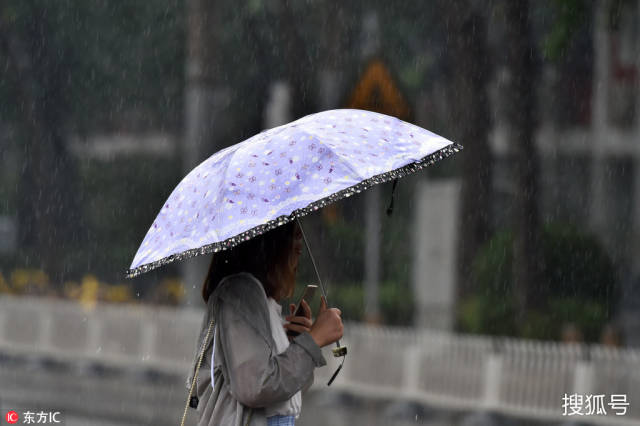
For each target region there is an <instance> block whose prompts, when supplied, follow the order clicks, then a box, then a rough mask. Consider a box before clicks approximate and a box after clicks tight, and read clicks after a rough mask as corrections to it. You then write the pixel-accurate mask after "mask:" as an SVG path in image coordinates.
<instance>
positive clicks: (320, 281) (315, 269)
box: [296, 218, 340, 381]
mask: <svg viewBox="0 0 640 426" xmlns="http://www.w3.org/2000/svg"><path fill="white" fill-rule="evenodd" d="M296 221H297V222H298V226H299V227H300V232H301V233H302V239H303V240H304V245H305V247H306V248H307V252H308V253H309V257H310V258H311V264H312V265H313V270H314V271H315V272H316V278H317V279H318V283H320V291H322V296H324V300H325V302H327V306H328V305H329V301H328V300H327V292H326V291H325V290H324V284H322V280H321V279H320V274H319V273H318V267H317V266H316V260H315V259H314V258H313V253H311V248H310V247H309V242H308V241H307V236H306V235H305V234H304V230H303V229H302V223H300V219H298V218H296ZM336 347H337V348H339V347H340V341H339V340H338V341H337V342H336ZM338 371H340V370H338ZM336 374H337V372H336ZM332 381H333V379H332Z"/></svg>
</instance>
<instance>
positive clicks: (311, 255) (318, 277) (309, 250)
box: [296, 218, 329, 305]
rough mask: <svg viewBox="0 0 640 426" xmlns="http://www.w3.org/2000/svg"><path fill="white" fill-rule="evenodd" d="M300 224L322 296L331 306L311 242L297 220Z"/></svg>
mask: <svg viewBox="0 0 640 426" xmlns="http://www.w3.org/2000/svg"><path fill="white" fill-rule="evenodd" d="M296 221H297V222H298V226H299V227H300V232H301V233H302V239H303V240H304V245H305V247H306V248H307V252H308V253H309V257H310V258H311V264H312V265H313V270H314V271H315V272H316V278H317V279H318V283H319V284H320V291H322V295H323V296H324V300H325V301H326V302H327V305H328V304H329V301H328V300H327V293H326V291H325V290H324V285H323V284H322V280H321V279H320V274H319V273H318V267H317V266H316V260H315V259H314V258H313V253H311V248H310V247H309V242H308V241H307V236H306V235H305V233H304V230H303V229H302V223H300V219H298V218H296Z"/></svg>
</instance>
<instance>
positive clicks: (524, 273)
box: [504, 0, 544, 318]
mask: <svg viewBox="0 0 640 426" xmlns="http://www.w3.org/2000/svg"><path fill="white" fill-rule="evenodd" d="M504 6H505V20H506V34H505V37H506V56H507V67H508V70H509V76H510V84H509V85H508V87H507V94H506V100H507V109H506V110H507V119H508V122H509V126H510V132H511V140H512V153H513V162H512V165H513V170H514V172H515V173H514V177H515V183H516V194H515V196H514V208H513V213H514V217H513V226H514V246H513V285H514V292H515V298H516V304H517V314H518V317H519V318H521V317H522V315H523V314H524V313H525V312H526V311H527V310H530V309H535V308H536V307H538V306H539V304H540V303H542V302H543V300H544V298H543V297H541V293H540V291H541V290H542V288H543V283H542V282H541V276H542V274H541V272H542V268H543V266H542V265H543V259H542V252H541V245H540V231H541V226H540V219H539V213H538V155H537V152H536V147H535V141H534V131H535V126H536V118H535V115H534V114H535V113H534V101H535V93H534V88H535V82H536V79H537V78H536V77H537V70H536V64H535V63H534V46H533V43H532V40H531V29H530V24H529V13H528V12H529V2H528V1H527V0H507V1H505V3H504Z"/></svg>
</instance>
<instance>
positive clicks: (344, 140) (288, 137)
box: [126, 109, 462, 424]
mask: <svg viewBox="0 0 640 426" xmlns="http://www.w3.org/2000/svg"><path fill="white" fill-rule="evenodd" d="M461 148H462V146H460V145H458V144H455V143H453V142H451V141H449V140H447V139H445V138H443V137H441V136H438V135H436V134H434V133H432V132H430V131H428V130H425V129H423V128H420V127H418V126H415V125H412V124H410V123H407V122H404V121H402V120H399V119H397V118H394V117H390V116H387V115H384V114H379V113H375V112H370V111H362V110H357V109H337V110H329V111H323V112H319V113H316V114H311V115H308V116H306V117H303V118H301V119H299V120H296V121H294V122H291V123H288V124H285V125H282V126H279V127H275V128H273V129H269V130H266V131H263V132H262V133H259V134H258V135H255V136H253V137H251V138H249V139H247V140H246V141H244V142H240V143H238V144H236V145H233V146H230V147H228V148H225V149H223V150H221V151H218V152H217V153H215V154H213V155H212V156H211V157H209V158H208V159H206V160H205V161H203V162H202V163H201V164H199V165H198V166H197V167H196V168H195V169H193V170H192V171H191V172H190V173H189V174H188V175H187V176H186V177H185V178H184V179H183V180H182V181H181V182H180V183H179V184H178V186H177V187H176V188H175V189H174V190H173V192H172V193H171V195H170V196H169V198H168V199H167V201H166V202H165V203H164V205H163V206H162V208H161V209H160V213H158V216H157V217H156V219H155V220H154V222H153V224H152V225H151V227H150V228H149V231H148V232H147V234H146V236H145V237H144V240H143V241H142V244H141V245H140V247H139V248H138V251H137V253H136V255H135V257H134V259H133V262H132V263H131V266H130V268H129V269H128V270H127V271H126V275H127V277H135V276H137V275H139V274H142V273H144V272H147V271H150V270H152V269H155V268H157V267H159V266H161V265H165V264H168V263H170V262H173V261H175V260H180V259H186V258H189V257H193V256H197V255H200V254H206V253H211V252H218V251H220V250H225V249H230V248H232V247H234V246H235V245H237V244H239V243H241V242H242V241H246V240H249V239H251V238H252V237H254V236H256V235H259V234H262V233H264V232H266V231H268V230H270V229H273V228H275V227H277V226H281V225H284V224H285V223H287V222H290V221H292V220H297V219H298V218H300V217H302V216H305V215H307V214H309V213H310V212H313V211H316V210H318V209H319V208H321V207H323V206H326V205H328V204H330V203H333V202H335V201H338V200H340V199H342V198H345V197H349V196H351V195H353V194H356V193H359V192H361V191H363V190H365V189H367V188H369V187H371V186H373V185H376V184H379V183H383V182H387V181H389V180H394V181H395V180H397V179H398V178H401V177H403V176H405V175H407V174H409V173H413V172H415V171H417V170H420V169H422V168H423V167H425V166H428V165H431V164H433V163H435V162H436V161H439V160H441V159H443V158H445V157H448V156H449V155H451V154H453V153H455V152H458V151H459V150H460V149H461ZM303 237H304V231H303ZM304 241H305V244H306V245H307V250H308V249H309V246H308V242H307V240H306V237H304ZM309 254H310V257H311V260H312V262H313V266H314V269H315V271H316V275H317V276H318V282H319V284H320V288H321V290H322V293H323V295H324V296H325V300H326V293H325V291H324V286H323V285H322V281H321V280H320V276H319V274H318V270H317V267H316V265H315V261H314V259H313V255H312V254H311V251H310V250H309ZM212 327H213V321H211V322H210V324H209V328H208V331H207V334H206V336H205V339H204V342H203V344H202V348H201V349H200V357H199V361H198V362H197V365H196V368H195V373H194V376H193V379H192V380H191V387H190V390H189V395H188V397H187V404H186V405H185V409H184V413H183V416H182V424H184V421H185V416H186V413H187V409H188V407H189V405H192V406H193V404H192V403H191V395H192V392H193V389H194V387H195V382H196V380H195V379H196V377H197V374H198V370H199V369H200V364H201V362H202V359H203V356H204V351H205V348H206V343H207V342H208V340H209V336H210V334H211V329H212ZM336 345H337V348H336V349H334V350H333V353H334V356H342V357H343V360H342V362H343V363H344V356H345V355H346V347H344V346H340V342H336ZM341 368H342V364H340V366H339V367H338V369H337V370H336V372H335V373H334V374H333V376H332V377H331V379H330V380H329V383H328V384H329V385H330V384H331V383H332V382H333V380H334V379H335V377H336V376H337V374H338V372H339V371H340V370H341ZM196 399H197V398H196ZM195 405H197V402H195Z"/></svg>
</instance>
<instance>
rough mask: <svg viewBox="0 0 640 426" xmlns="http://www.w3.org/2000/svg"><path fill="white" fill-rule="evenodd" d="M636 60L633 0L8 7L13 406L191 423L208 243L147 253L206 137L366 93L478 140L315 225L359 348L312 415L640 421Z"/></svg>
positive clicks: (303, 280)
mask: <svg viewBox="0 0 640 426" xmlns="http://www.w3.org/2000/svg"><path fill="white" fill-rule="evenodd" d="M639 69H640V2H639V1H637V0H600V1H588V0H564V1H561V0H546V1H537V2H527V1H522V0H490V1H477V0H456V1H444V0H433V1H429V2H417V1H379V0H369V1H361V0H354V1H350V2H340V1H335V0H313V1H312V0H307V1H297V2H294V1H286V0H248V1H246V2H234V1H231V0H212V1H205V0H184V1H180V0H153V1H149V2H114V1H105V0H64V1H56V2H51V1H46V0H29V1H24V0H5V1H4V2H2V3H0V408H1V409H2V415H3V417H4V414H5V412H6V411H7V410H9V409H15V410H16V411H19V409H24V410H26V409H31V411H34V410H42V409H44V410H49V409H54V408H55V409H57V410H59V411H62V413H63V415H64V418H65V421H66V424H69V425H72V424H73V425H75V424H78V425H88V424H92V425H93V424H95V425H141V424H154V425H165V424H166V425H169V424H176V423H177V422H179V419H180V416H181V415H182V409H183V407H184V400H185V399H186V396H187V389H186V385H185V380H186V377H187V375H188V368H189V363H190V361H191V357H192V354H193V352H194V350H195V348H196V346H197V343H198V342H197V341H196V340H197V332H198V330H199V327H200V322H201V319H202V315H203V312H204V302H203V301H202V298H201V296H200V288H201V284H202V281H203V280H204V276H205V273H206V268H207V266H208V262H209V260H210V257H209V256H201V257H199V258H194V259H191V260H188V261H184V262H181V263H180V262H176V263H173V264H170V265H167V266H165V267H162V268H159V269H157V270H154V271H152V272H150V273H147V274H143V275H142V276H140V277H137V278H134V279H131V280H125V279H124V272H125V270H126V269H128V267H129V265H130V263H131V261H132V259H133V256H134V255H135V252H136V250H137V247H138V245H139V244H140V242H141V241H142V239H143V237H144V235H145V234H146V232H147V230H148V229H149V226H150V225H151V223H152V222H153V219H154V218H155V216H156V215H157V213H158V212H159V209H160V207H161V206H162V204H163V202H164V200H165V199H166V198H167V197H168V196H169V194H170V193H171V191H172V190H173V188H174V187H175V186H176V185H177V184H178V183H179V182H180V180H181V179H182V177H183V176H185V175H186V174H187V173H188V172H189V171H190V170H191V169H192V168H193V167H195V166H196V165H197V164H199V163H200V162H201V161H203V160H204V159H206V158H207V157H209V156H210V155H211V154H213V153H214V152H216V151H218V150H220V149H222V148H224V147H226V146H229V145H232V144H235V143H237V142H240V141H242V140H244V139H246V138H248V137H250V136H252V135H254V134H255V133H258V132H260V131H262V130H264V129H267V128H271V127H275V126H278V125H281V124H284V123H287V122H289V121H292V120H294V119H297V118H300V117H302V116H304V115H307V114H310V113H313V112H317V111H322V110H327V109H334V108H360V109H367V110H373V111H377V112H382V113H385V114H388V115H393V116H396V117H398V118H401V119H403V120H406V121H409V122H412V123H415V124H417V125H419V126H422V127H425V128H427V129H429V130H431V131H434V132H436V133H438V134H440V135H442V136H444V137H446V138H448V139H451V140H453V141H456V142H458V143H460V144H462V145H463V146H464V147H465V149H464V150H463V151H462V152H460V153H459V154H457V155H455V156H453V157H451V158H449V159H446V160H444V161H442V162H439V163H437V164H436V165H435V166H432V167H430V168H428V169H426V170H423V171H421V172H419V173H417V174H415V175H412V176H409V177H406V178H404V179H402V180H400V181H399V183H398V187H397V190H396V192H395V196H394V211H393V214H392V215H387V214H386V213H385V211H386V209H387V207H388V205H389V203H390V202H391V184H384V185H380V186H379V187H377V188H375V189H374V190H372V191H368V192H367V193H365V194H361V195H359V196H356V197H351V198H349V199H346V200H343V201H341V202H339V203H337V204H334V205H331V206H329V207H327V208H324V209H322V210H321V211H319V212H318V213H316V214H313V215H310V216H308V217H306V218H305V219H304V220H303V225H304V226H305V230H306V232H307V234H308V236H309V240H310V241H309V242H310V245H311V248H312V250H313V253H314V256H315V257H316V260H317V262H318V266H319V269H320V274H321V275H322V277H323V280H324V281H325V285H326V286H327V290H328V298H329V302H330V304H331V305H334V306H338V307H339V308H340V309H341V310H342V312H343V318H344V319H345V321H346V326H345V339H344V342H345V343H346V344H347V345H348V346H349V355H348V356H347V358H346V363H345V366H344V369H343V371H342V372H341V373H340V376H338V379H337V380H336V382H335V383H334V384H333V385H332V386H331V387H329V388H328V387H327V386H326V381H327V380H328V377H330V375H331V374H332V373H333V367H334V363H333V360H332V359H329V358H331V354H330V351H327V353H326V354H325V355H326V358H327V359H329V360H330V361H331V362H330V365H329V366H328V367H325V368H323V369H320V370H317V371H316V381H315V385H314V387H313V388H312V389H311V390H310V391H309V393H308V394H307V395H306V397H305V400H304V406H303V413H302V416H301V418H300V419H299V420H298V423H299V424H302V425H323V424H329V423H331V424H334V425H355V424H358V425H359V424H361V425H383V424H426V425H494V424H495V425H503V424H505V425H506V424H514V425H515V424H534V425H543V424H553V425H556V424H557V425H560V424H640V348H639V347H640V313H638V312H639V311H638V308H640V261H638V259H639V258H640V90H639V87H638V81H639V76H638V72H639ZM304 256H305V257H304V258H303V260H302V265H301V270H300V271H299V277H298V278H299V279H298V289H297V293H301V291H302V288H303V286H304V284H307V283H311V282H313V281H315V275H314V274H313V272H312V267H311V263H310V260H309V258H308V257H306V256H307V255H306V254H305V255H304ZM294 299H295V297H294ZM316 302H317V301H316ZM285 303H286V302H285ZM572 394H576V395H581V396H584V404H583V403H582V402H580V405H581V407H579V408H580V413H581V414H578V413H577V412H576V410H577V408H576V406H575V404H574V406H573V411H572V409H571V407H569V406H567V401H565V400H564V399H563V398H564V397H565V396H566V395H572ZM587 395H604V403H603V408H604V410H606V415H605V414H603V413H600V415H596V414H593V413H594V410H593V408H594V407H593V406H592V405H589V407H588V406H587ZM616 395H624V402H626V403H627V404H628V405H624V404H622V405H620V404H616V403H615V401H617V400H618V396H616ZM589 404H592V402H591V399H589ZM589 410H591V413H592V415H589ZM623 410H624V411H625V413H624V415H617V414H621V413H622V411H623ZM190 411H191V412H190V414H189V416H190V417H189V421H190V422H192V423H191V424H195V423H194V421H195V412H193V410H190ZM568 413H574V415H572V416H569V415H568ZM576 419H577V420H579V422H576V421H575V420H576Z"/></svg>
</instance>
